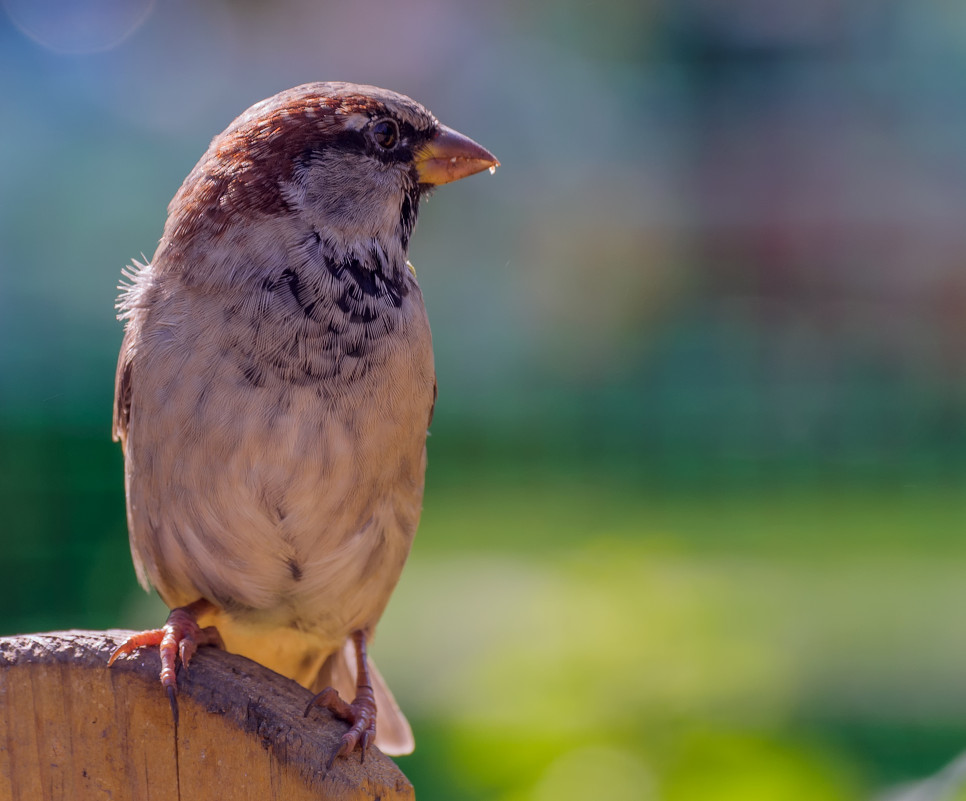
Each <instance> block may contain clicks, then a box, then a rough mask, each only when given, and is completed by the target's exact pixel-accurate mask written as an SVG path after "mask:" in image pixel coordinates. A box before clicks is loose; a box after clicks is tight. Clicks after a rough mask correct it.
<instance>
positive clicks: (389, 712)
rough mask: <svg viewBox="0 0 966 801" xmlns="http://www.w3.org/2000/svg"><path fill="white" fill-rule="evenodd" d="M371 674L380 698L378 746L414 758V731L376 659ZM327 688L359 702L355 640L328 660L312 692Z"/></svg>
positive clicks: (377, 717)
mask: <svg viewBox="0 0 966 801" xmlns="http://www.w3.org/2000/svg"><path fill="white" fill-rule="evenodd" d="M369 674H370V678H371V679H372V692H373V694H374V695H375V697H376V746H377V747H378V748H379V750H381V751H382V752H384V753H386V754H389V755H390V756H403V755H404V754H411V753H412V752H413V749H414V748H415V747H416V742H415V740H413V730H412V729H411V728H410V726H409V721H408V720H406V716H405V715H403V713H402V710H401V709H400V708H399V705H398V704H397V703H396V699H395V698H393V696H392V693H391V692H390V691H389V687H388V686H386V681H385V679H383V677H382V674H380V673H379V670H378V669H377V668H376V666H375V664H373V661H372V659H370V660H369ZM326 687H335V689H336V690H338V691H339V695H340V696H342V697H343V698H345V699H346V700H351V699H352V698H355V695H356V656H355V648H354V646H353V644H352V640H351V639H347V640H346V641H345V644H344V645H343V646H342V648H341V649H339V650H338V651H336V652H335V653H334V654H332V656H330V657H329V658H328V659H326V660H325V663H324V664H323V665H322V669H321V670H319V675H318V677H317V678H316V679H315V682H314V683H313V685H312V687H311V688H310V689H311V690H312V692H319V691H321V690H323V689H324V688H326Z"/></svg>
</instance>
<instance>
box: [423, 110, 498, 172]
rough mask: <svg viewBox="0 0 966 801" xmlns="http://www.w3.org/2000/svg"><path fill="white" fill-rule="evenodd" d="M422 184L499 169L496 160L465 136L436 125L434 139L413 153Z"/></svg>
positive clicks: (487, 151)
mask: <svg viewBox="0 0 966 801" xmlns="http://www.w3.org/2000/svg"><path fill="white" fill-rule="evenodd" d="M415 161H416V170H417V172H418V173H419V182H420V183H421V184H433V185H438V184H448V183H450V182H451V181H458V180H459V179H460V178H466V177H467V176H469V175H475V174H476V173H478V172H482V171H483V170H493V169H496V168H497V167H499V166H500V162H499V161H497V160H496V157H495V156H494V155H493V154H492V153H490V151H489V150H487V149H486V148H484V147H481V146H480V145H478V144H476V142H474V141H473V140H472V139H470V138H469V137H468V136H463V134H461V133H459V132H457V131H454V130H453V129H452V128H447V127H446V126H445V125H440V126H439V131H438V133H437V134H436V136H434V137H433V139H432V140H430V142H429V144H427V145H426V146H424V147H423V148H422V149H421V150H419V151H418V152H417V154H416V159H415Z"/></svg>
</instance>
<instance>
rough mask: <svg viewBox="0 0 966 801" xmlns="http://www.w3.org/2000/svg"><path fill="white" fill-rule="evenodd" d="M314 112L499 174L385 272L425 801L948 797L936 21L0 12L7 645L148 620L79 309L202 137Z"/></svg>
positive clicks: (954, 648) (396, 663) (733, 8)
mask: <svg viewBox="0 0 966 801" xmlns="http://www.w3.org/2000/svg"><path fill="white" fill-rule="evenodd" d="M319 79H345V80H352V81H357V82H367V83H374V84H378V85H382V86H386V87H389V88H393V89H396V90H398V91H402V92H405V93H407V94H410V95H412V96H413V97H415V98H416V99H418V100H420V101H422V102H424V103H425V104H426V105H428V106H429V107H430V108H431V109H432V110H433V111H434V112H435V113H436V114H437V115H438V116H439V117H440V119H441V120H442V121H444V122H445V123H447V124H449V125H451V126H453V127H455V128H457V129H458V130H460V131H463V132H464V133H466V134H468V135H470V136H472V137H473V138H475V139H477V140H478V141H479V142H481V143H482V144H484V145H485V146H486V147H488V148H490V149H491V150H492V151H493V152H494V153H496V154H497V155H498V157H499V158H500V159H501V161H502V163H503V167H502V168H501V169H500V170H499V171H498V172H497V174H496V176H495V177H493V178H491V177H489V176H486V175H484V176H480V177H477V178H473V179H472V180H469V181H465V182H461V183H459V184H456V185H454V186H452V187H446V188H445V189H444V190H442V191H440V192H439V193H438V194H436V195H435V196H433V197H432V199H431V200H430V201H429V202H428V203H426V204H425V205H424V206H423V209H422V216H421V220H420V225H419V230H418V231H417V233H416V235H415V237H414V240H413V247H412V253H411V255H412V260H413V262H414V263H415V265H416V266H417V268H418V269H419V276H420V280H421V283H422V285H423V287H424V291H425V295H426V299H427V305H428V306H429V311H430V317H431V320H432V322H433V329H434V335H435V341H436V352H437V360H438V370H439V385H440V400H439V403H438V406H437V414H436V420H435V422H434V424H433V430H432V437H431V439H430V445H429V448H430V470H429V475H428V479H427V481H428V485H427V495H426V504H425V512H424V517H423V524H422V527H421V530H420V534H419V537H418V538H417V544H416V546H415V549H414V552H413V556H412V559H411V561H410V564H409V566H408V567H407V571H406V573H405V574H404V577H403V580H402V582H401V584H400V586H399V589H398V591H397V593H396V596H395V597H394V599H393V602H392V604H391V605H390V608H389V611H388V612H387V615H386V617H385V619H384V621H383V624H382V627H381V629H380V636H379V639H378V641H377V643H376V645H375V648H374V653H375V655H376V658H377V661H378V662H379V664H380V666H381V668H382V670H383V673H385V674H386V675H387V676H388V678H389V679H390V682H391V684H392V685H393V687H394V689H395V691H396V694H397V697H398V698H399V700H400V703H401V704H402V706H403V707H404V709H406V710H407V712H408V713H409V715H410V716H411V719H412V721H413V724H414V728H415V732H416V737H417V742H418V747H417V751H416V753H415V754H414V755H413V756H411V757H406V758H403V759H401V760H399V762H400V764H401V766H402V767H403V769H404V770H405V771H406V773H407V774H408V775H409V776H410V778H411V779H412V780H413V782H414V783H415V785H416V788H417V791H418V794H419V797H420V798H421V799H423V801H428V800H430V799H443V798H447V799H449V798H465V799H471V800H472V799H501V800H505V801H523V800H524V799H527V800H529V799H532V800H533V801H544V800H545V799H551V798H552V799H565V800H568V799H587V798H608V799H647V800H648V801H651V800H652V799H653V800H655V801H656V800H658V799H660V800H661V801H696V800H698V799H701V800H703V801H706V800H711V801H716V800H717V799H722V800H724V799H729V800H730V799H740V800H741V801H759V799H760V800H761V801H766V800H767V801H784V800H785V799H788V800H789V801H797V799H803V800H804V799H827V800H829V801H835V800H836V799H884V798H890V799H893V800H894V801H895V800H897V799H911V798H913V794H914V793H916V792H923V793H926V794H925V795H918V796H915V797H916V798H917V799H919V798H936V799H938V798H940V792H939V789H938V788H939V780H938V779H936V780H933V782H932V784H923V782H925V781H926V779H927V777H929V776H932V775H935V774H936V773H937V772H938V771H940V770H941V769H942V768H943V766H944V765H946V764H947V763H949V762H950V761H951V760H953V759H954V758H955V757H956V755H957V754H958V753H959V752H960V750H961V749H964V748H966V632H964V631H963V629H962V626H961V625H960V624H959V622H958V621H960V620H961V619H962V617H963V615H962V611H961V610H962V609H963V607H964V605H966V582H964V579H963V575H962V574H963V566H964V565H966V538H964V536H963V535H964V533H966V272H964V269H963V260H964V255H966V225H964V214H966V102H964V98H966V5H963V4H961V3H958V2H953V0H947V1H946V2H941V1H940V0H936V2H930V3H915V2H900V1H899V0H877V1H876V2H868V0H818V1H817V2H811V3H802V2H795V3H793V2H761V0H732V2H728V3H723V2H720V1H719V2H714V0H686V1H681V2H672V0H637V2H611V3H605V4H591V3H581V2H576V0H554V2H528V3H523V4H521V3H517V2H507V1H506V0H504V1H503V2H494V3H487V4H483V3H477V4H461V5H460V4H450V3H444V2H441V0H419V2H414V3H407V4H389V3H385V4H379V3H372V2H357V3H348V2H340V3H326V2H310V0H284V1H282V2H259V0H246V1H245V2H227V1H224V0H223V1H222V2H217V1H216V0H208V1H207V2H204V3H197V2H190V0H171V1H170V2H157V3H153V2H150V0H89V1H88V2H70V1H69V0H40V1H35V0H2V1H0V119H2V121H3V124H2V125H0V621H2V624H0V634H8V633H15V632H27V631H41V630H48V629H64V628H70V627H85V628H107V627H112V626H128V627H141V626H153V625H156V624H158V623H159V622H160V620H161V619H162V617H163V615H164V610H163V608H162V606H161V605H160V602H159V601H158V600H157V599H156V598H151V597H149V596H147V595H145V594H144V593H143V592H142V591H141V590H140V589H139V587H138V586H137V584H136V581H135V578H134V572H133V569H132V567H131V564H130V558H129V554H128V547H127V535H126V529H125V521H124V507H123V490H122V465H121V455H120V450H119V448H118V446H117V445H115V444H114V443H112V442H111V439H110V419H111V402H112V393H113V377H114V376H113V373H114V362H115V358H116V354H117V350H118V347H119V344H120V340H121V326H120V324H119V323H117V321H116V320H115V319H114V311H113V302H114V297H115V286H116V284H117V282H118V279H119V277H120V271H121V268H122V267H123V266H124V265H125V264H126V263H129V262H130V260H131V259H132V258H136V257H139V255H140V254H141V253H142V252H143V253H145V254H147V255H148V256H149V257H150V254H151V253H152V252H153V250H154V247H155V244H156V242H157V240H158V238H159V236H160V233H161V228H162V225H163V223H164V217H165V211H164V210H165V206H166V204H167V202H168V200H169V199H170V198H171V196H172V195H173V194H174V192H175V190H176V189H177V187H178V186H179V184H180V182H181V180H182V179H183V177H184V176H185V175H186V174H187V173H188V171H189V170H190V168H191V167H192V166H193V164H194V162H195V161H196V160H197V158H198V157H199V156H200V155H201V153H202V152H203V151H204V149H205V147H206V146H207V143H208V141H209V140H210V138H211V137H212V136H213V135H214V134H216V133H217V132H218V131H220V130H222V129H223V128H224V127H225V126H226V125H227V123H228V122H229V121H230V120H231V119H232V118H233V117H234V116H235V115H236V114H238V113H239V112H240V111H242V110H243V109H244V108H246V107H247V106H248V105H250V104H251V103H253V102H255V101H257V100H259V99H261V98H263V97H266V96H268V95H270V94H273V93H274V92H276V91H279V90H281V89H283V88H287V87H289V86H292V85H295V84H298V83H303V82H306V81H310V80H319ZM939 779H942V776H940V777H939ZM930 787H931V788H932V791H928V788H930ZM927 791H928V792H927ZM933 791H934V792H933ZM929 793H932V794H929ZM942 797H943V798H946V797H951V796H942Z"/></svg>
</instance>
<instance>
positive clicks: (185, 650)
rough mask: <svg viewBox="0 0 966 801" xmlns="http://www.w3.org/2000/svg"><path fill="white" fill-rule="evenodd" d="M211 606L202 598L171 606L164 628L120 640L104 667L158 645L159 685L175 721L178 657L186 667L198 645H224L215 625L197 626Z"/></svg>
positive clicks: (218, 646)
mask: <svg viewBox="0 0 966 801" xmlns="http://www.w3.org/2000/svg"><path fill="white" fill-rule="evenodd" d="M210 608H211V603H209V602H208V601H206V600H204V599H201V600H198V601H195V602H194V603H191V604H188V605H187V606H179V607H178V608H177V609H172V610H171V614H170V615H168V620H167V622H166V623H165V624H164V627H163V628H160V629H151V630H149V631H142V632H139V633H138V634H135V635H133V636H132V637H129V638H128V639H127V640H125V641H124V642H122V643H121V644H120V645H119V646H118V647H117V648H115V649H114V653H112V654H111V658H110V659H108V660H107V666H108V667H110V666H111V665H113V664H114V662H115V661H116V660H117V658H118V657H119V656H125V655H126V654H130V653H133V652H134V651H136V650H137V649H138V648H144V647H146V646H153V645H156V646H159V648H158V650H159V652H160V654H161V686H162V687H164V689H165V691H166V692H167V694H168V699H169V700H170V701H171V711H172V713H173V714H174V719H175V723H177V721H178V702H177V698H176V696H177V694H178V680H177V676H176V670H177V667H178V659H179V658H180V659H181V664H182V665H184V666H185V669H187V667H188V663H189V662H190V661H191V657H192V656H194V653H195V651H197V650H198V646H199V645H214V646H216V647H217V648H224V647H225V644H224V642H222V639H221V635H220V634H219V633H218V629H216V628H215V627H214V626H208V627H206V628H201V627H200V626H199V625H198V615H200V614H202V613H203V612H205V611H207V610H208V609H210Z"/></svg>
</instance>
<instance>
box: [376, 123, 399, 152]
mask: <svg viewBox="0 0 966 801" xmlns="http://www.w3.org/2000/svg"><path fill="white" fill-rule="evenodd" d="M372 139H373V141H374V142H375V143H376V144H377V145H379V147H382V148H385V149H386V150H392V148H394V147H395V146H396V142H397V141H399V126H398V125H396V123H395V122H393V121H392V120H379V122H377V123H376V124H375V125H373V126H372Z"/></svg>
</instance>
